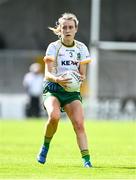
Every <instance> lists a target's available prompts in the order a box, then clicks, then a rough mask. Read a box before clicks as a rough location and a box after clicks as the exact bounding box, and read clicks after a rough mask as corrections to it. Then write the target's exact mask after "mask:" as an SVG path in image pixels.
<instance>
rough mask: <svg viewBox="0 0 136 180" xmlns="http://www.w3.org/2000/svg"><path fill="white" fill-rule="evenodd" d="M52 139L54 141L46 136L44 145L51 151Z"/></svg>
mask: <svg viewBox="0 0 136 180" xmlns="http://www.w3.org/2000/svg"><path fill="white" fill-rule="evenodd" d="M51 139H52V137H46V136H45V137H44V143H43V144H44V146H45V147H46V148H47V149H49V146H50V142H51Z"/></svg>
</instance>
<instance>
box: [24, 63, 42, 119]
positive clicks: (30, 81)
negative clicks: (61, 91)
mask: <svg viewBox="0 0 136 180" xmlns="http://www.w3.org/2000/svg"><path fill="white" fill-rule="evenodd" d="M29 70H30V72H28V73H27V74H26V75H25V76H24V80H23V86H24V88H25V90H26V93H27V94H28V96H29V103H28V104H27V106H26V116H27V117H40V116H41V106H40V97H41V93H42V83H43V74H42V72H41V65H40V64H39V63H34V64H31V66H30V68H29Z"/></svg>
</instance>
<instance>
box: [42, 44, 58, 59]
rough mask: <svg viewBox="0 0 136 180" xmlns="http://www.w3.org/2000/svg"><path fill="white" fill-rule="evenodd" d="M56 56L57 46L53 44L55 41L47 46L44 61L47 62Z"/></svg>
mask: <svg viewBox="0 0 136 180" xmlns="http://www.w3.org/2000/svg"><path fill="white" fill-rule="evenodd" d="M55 57H56V47H55V46H54V45H53V43H51V44H49V46H48V47H47V50H46V53H45V56H44V61H45V62H46V61H47V60H51V61H54V59H55Z"/></svg>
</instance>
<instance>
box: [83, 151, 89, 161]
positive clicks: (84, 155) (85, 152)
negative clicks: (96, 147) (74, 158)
mask: <svg viewBox="0 0 136 180" xmlns="http://www.w3.org/2000/svg"><path fill="white" fill-rule="evenodd" d="M81 155H82V159H83V160H84V162H86V161H90V155H89V150H88V149H85V150H81Z"/></svg>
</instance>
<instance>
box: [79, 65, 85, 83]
mask: <svg viewBox="0 0 136 180" xmlns="http://www.w3.org/2000/svg"><path fill="white" fill-rule="evenodd" d="M79 73H80V75H81V81H84V80H85V79H86V64H80V66H79Z"/></svg>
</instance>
